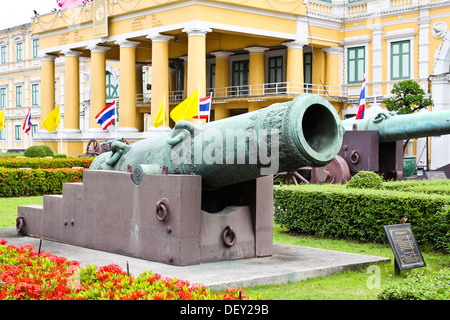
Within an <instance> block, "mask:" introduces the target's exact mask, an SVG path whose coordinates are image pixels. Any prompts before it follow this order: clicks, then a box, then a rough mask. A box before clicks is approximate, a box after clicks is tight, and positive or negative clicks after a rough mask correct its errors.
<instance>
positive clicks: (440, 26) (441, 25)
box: [431, 21, 447, 39]
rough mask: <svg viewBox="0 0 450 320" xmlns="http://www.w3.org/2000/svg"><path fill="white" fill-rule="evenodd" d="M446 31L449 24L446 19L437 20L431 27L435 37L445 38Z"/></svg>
mask: <svg viewBox="0 0 450 320" xmlns="http://www.w3.org/2000/svg"><path fill="white" fill-rule="evenodd" d="M446 31H447V24H446V23H445V22H444V21H439V22H436V23H435V24H433V28H432V29H431V32H432V34H433V37H435V38H437V39H440V38H443V37H444V35H445V32H446Z"/></svg>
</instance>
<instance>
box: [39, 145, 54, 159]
mask: <svg viewBox="0 0 450 320" xmlns="http://www.w3.org/2000/svg"><path fill="white" fill-rule="evenodd" d="M40 147H41V149H42V150H44V152H45V156H47V157H53V155H54V153H53V150H52V148H50V147H49V146H46V145H42V146H40Z"/></svg>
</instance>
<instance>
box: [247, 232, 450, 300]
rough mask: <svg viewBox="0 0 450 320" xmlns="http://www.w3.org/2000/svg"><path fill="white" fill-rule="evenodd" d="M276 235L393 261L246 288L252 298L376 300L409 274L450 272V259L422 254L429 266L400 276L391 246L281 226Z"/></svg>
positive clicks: (278, 240)
mask: <svg viewBox="0 0 450 320" xmlns="http://www.w3.org/2000/svg"><path fill="white" fill-rule="evenodd" d="M273 234H274V236H273V241H274V242H275V243H284V244H291V245H298V246H305V247H312V248H320V249H328V250H335V251H342V252H350V253H357V254H367V255H373V256H380V257H386V258H390V259H391V262H383V263H378V264H376V265H374V266H370V267H371V268H370V269H368V267H364V268H360V269H357V270H348V271H343V272H341V273H338V274H335V275H332V276H328V277H320V278H313V279H307V280H304V281H301V282H296V283H288V284H280V285H265V286H257V287H247V288H243V289H244V290H245V292H247V294H248V295H250V296H257V295H260V296H261V298H262V299H273V300H376V299H377V296H378V295H379V294H380V293H381V292H382V291H383V290H384V289H386V288H387V287H389V286H390V285H391V284H393V283H395V282H398V281H402V280H404V279H405V278H406V276H407V275H408V274H409V273H413V272H418V271H419V270H423V269H426V270H427V271H430V272H433V271H436V270H439V269H441V268H445V267H446V268H450V256H449V255H444V254H440V253H435V252H424V251H422V254H423V257H424V260H425V262H426V264H427V266H426V267H425V268H418V269H411V270H404V271H402V272H401V273H400V275H398V276H396V275H395V274H394V254H393V252H392V249H391V247H390V246H389V244H386V245H383V244H372V243H358V242H355V241H346V240H334V239H320V238H316V237H310V236H303V235H298V234H294V233H291V232H289V231H288V230H286V229H284V228H281V227H280V226H277V225H274V232H273ZM299 263H301V261H299ZM373 268H375V270H376V271H377V272H378V271H379V275H380V277H379V280H380V281H379V287H378V288H377V286H376V284H377V283H376V282H374V281H373V278H374V277H373V276H374V275H375V273H374V272H373ZM378 268H379V269H378Z"/></svg>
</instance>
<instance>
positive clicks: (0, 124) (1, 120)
mask: <svg viewBox="0 0 450 320" xmlns="http://www.w3.org/2000/svg"><path fill="white" fill-rule="evenodd" d="M4 127H5V110H2V111H0V130H3V128H4Z"/></svg>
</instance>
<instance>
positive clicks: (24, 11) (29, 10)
mask: <svg viewBox="0 0 450 320" xmlns="http://www.w3.org/2000/svg"><path fill="white" fill-rule="evenodd" d="M54 8H59V7H58V4H57V3H56V0H0V30H3V29H6V28H11V27H15V26H18V25H21V24H25V23H30V22H31V18H32V17H34V12H33V10H36V11H37V12H38V13H40V14H45V13H49V12H51V11H52V9H54Z"/></svg>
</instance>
